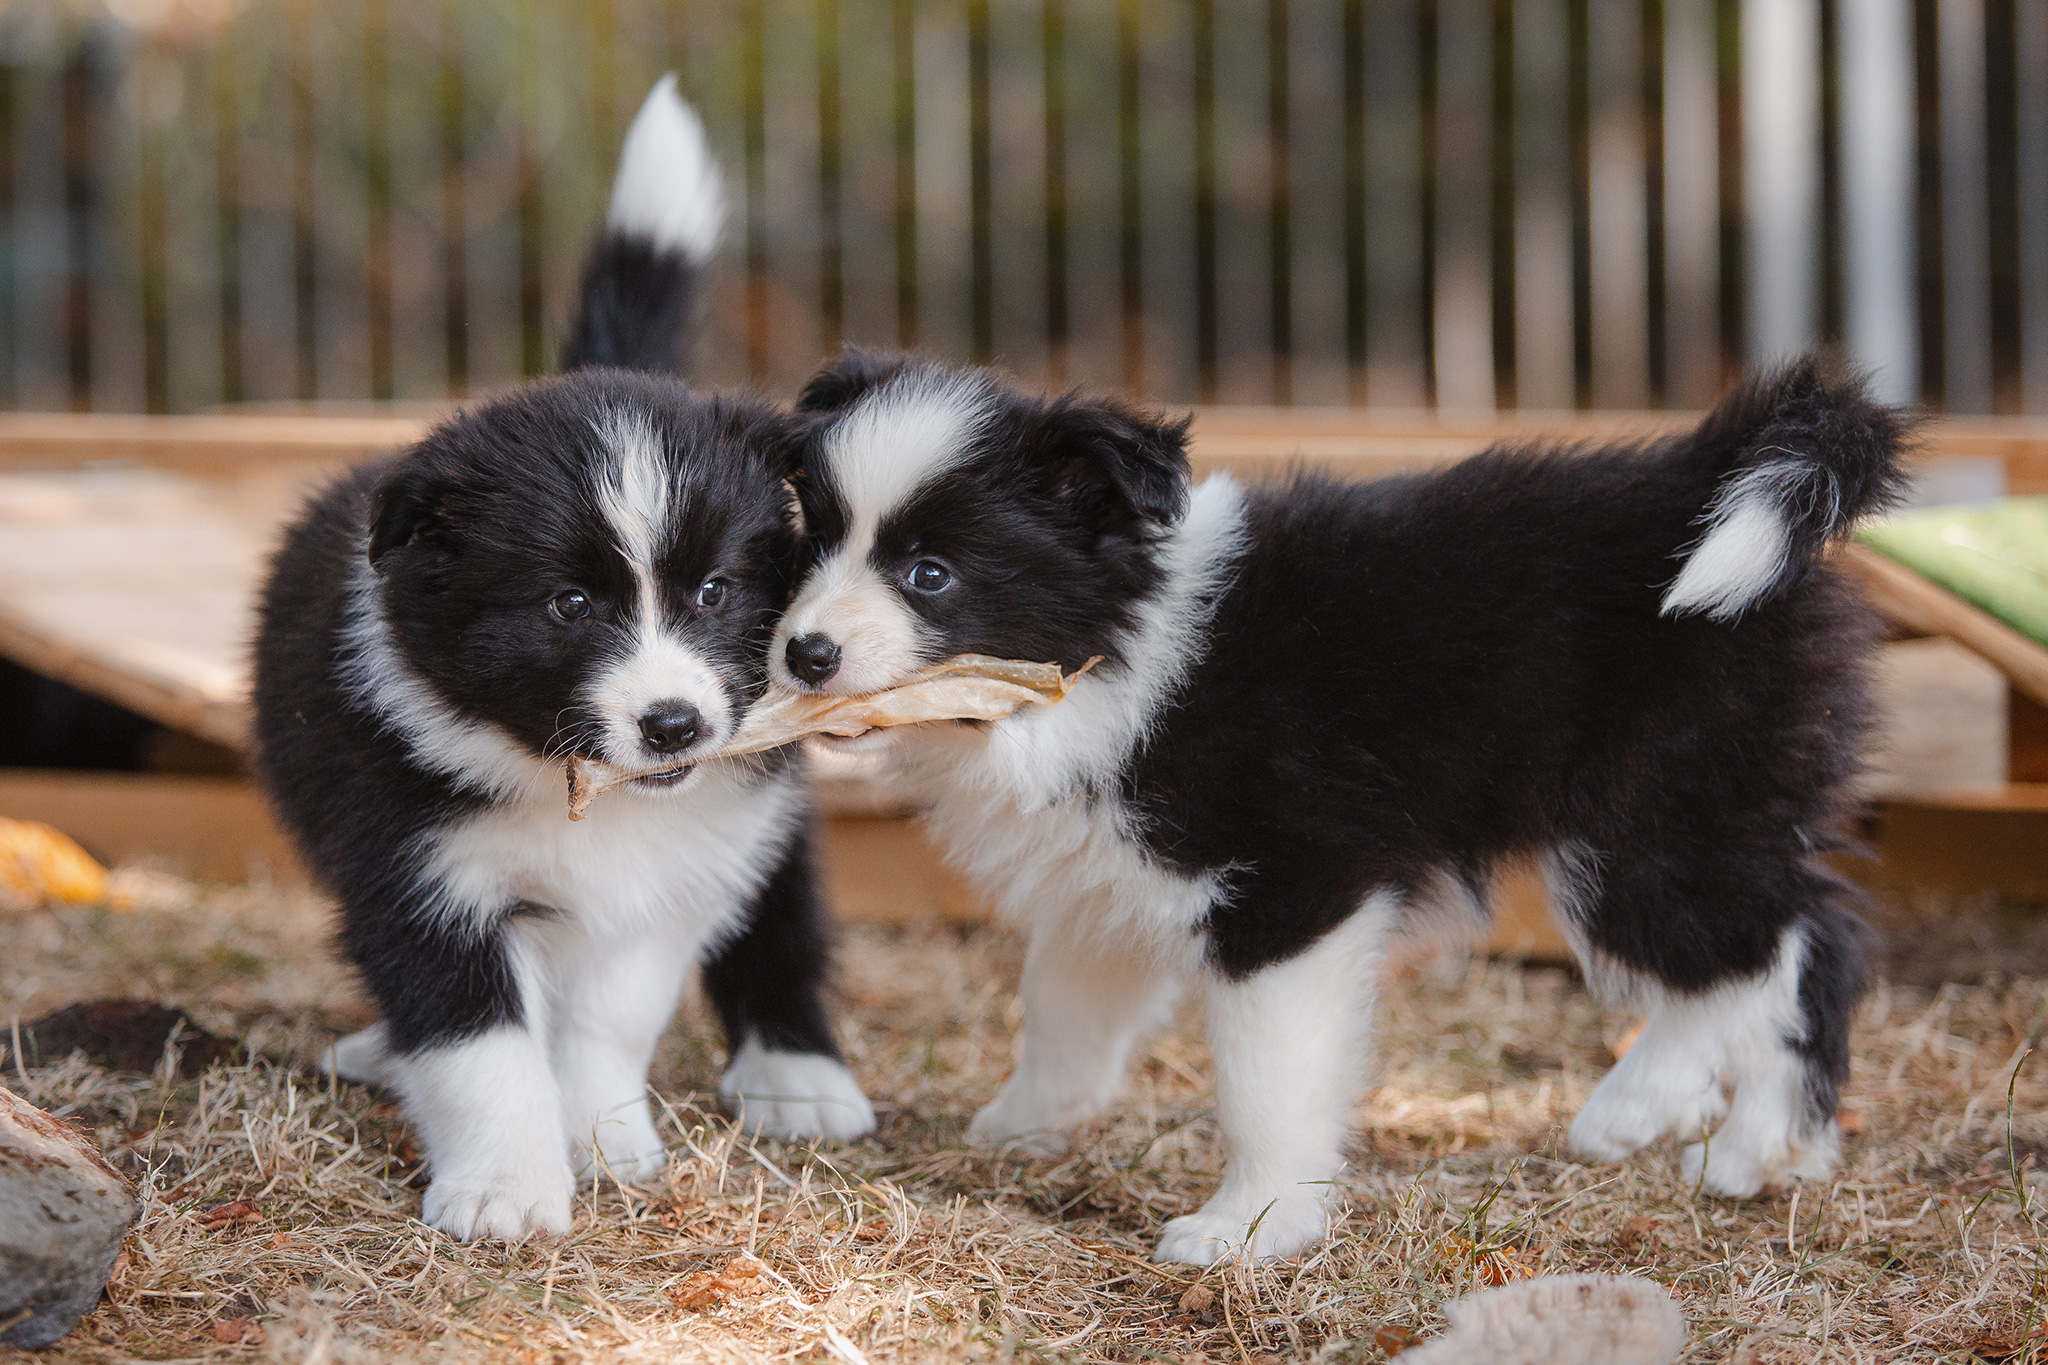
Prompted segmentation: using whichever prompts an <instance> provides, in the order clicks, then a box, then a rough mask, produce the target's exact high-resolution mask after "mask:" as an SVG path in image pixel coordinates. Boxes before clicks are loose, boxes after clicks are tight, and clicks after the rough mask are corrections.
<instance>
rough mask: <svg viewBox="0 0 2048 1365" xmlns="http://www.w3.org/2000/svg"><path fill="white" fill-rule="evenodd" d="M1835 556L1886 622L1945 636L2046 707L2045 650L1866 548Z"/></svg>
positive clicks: (1857, 547)
mask: <svg viewBox="0 0 2048 1365" xmlns="http://www.w3.org/2000/svg"><path fill="white" fill-rule="evenodd" d="M1838 553H1839V555H1840V562H1841V564H1842V566H1843V567H1844V568H1846V569H1847V570H1848V571H1849V572H1850V573H1851V574H1853V575H1854V576H1855V577H1856V579H1857V581H1858V582H1859V583H1861V584H1862V587H1863V593H1864V596H1866V597H1868V598H1869V599H1870V605H1871V606H1873V607H1875V608H1877V610H1878V611H1879V612H1880V613H1882V614H1883V615H1884V616H1885V618H1886V619H1888V620H1890V621H1892V622H1893V623H1894V624H1896V625H1899V626H1902V627H1904V628H1905V629H1907V630H1909V631H1912V632H1916V633H1918V634H1922V635H1944V636H1947V637H1948V638H1949V639H1951V640H1954V641H1955V642H1956V643H1957V644H1959V645H1962V646H1963V647H1964V648H1966V649H1968V650H1970V651H1971V652H1973V653H1975V654H1977V655H1979V656H1980V657H1982V658H1983V659H1984V660H1986V661H1987V662H1989V663H1990V664H1991V665H1993V666H1994V667H1995V668H1997V669H1998V670H1999V672H2001V673H2003V674H2005V676H2006V677H2007V678H2009V679H2011V681H2012V685H2013V686H2014V687H2015V688H2017V689H2018V690H2020V691H2021V692H2024V693H2026V694H2027V695H2028V696H2030V697H2032V698H2033V699H2034V700H2035V701H2037V702H2040V703H2042V704H2044V705H2048V646H2043V645H2041V644H2038V643H2037V642H2035V641H2033V640H2030V639H2028V638H2027V637H2026V636H2024V635H2022V634H2020V633H2019V632H2018V631H2016V630H2014V629H2013V628H2012V627H2011V626H2009V625H2007V624H2006V623H2005V622H2003V621H2001V620H1999V619H1998V618H1997V617H1995V616H1993V615H1991V614H1990V613H1989V612H1987V611H1984V610H1983V609H1982V608H1980V607H1977V606H1974V605H1972V604H1971V603H1969V602H1965V601H1964V600H1963V599H1962V598H1960V597H1957V596H1956V595H1955V594H1954V593H1952V592H1950V591H1948V589H1946V588H1944V587H1942V586H1941V585H1940V584H1938V583H1935V582H1933V581H1932V580H1931V579H1927V578H1923V577H1922V576H1921V575H1919V574H1917V573H1915V572H1914V571H1913V570H1911V569H1909V568H1907V567H1906V566H1905V565H1903V564H1901V563H1899V562H1898V561H1896V560H1893V559H1888V558H1886V557H1885V556H1884V555H1881V554H1879V553H1878V552H1877V551H1875V550H1873V549H1871V548H1870V547H1868V546H1866V545H1856V544H1846V545H1843V546H1841V547H1840V549H1839V551H1838Z"/></svg>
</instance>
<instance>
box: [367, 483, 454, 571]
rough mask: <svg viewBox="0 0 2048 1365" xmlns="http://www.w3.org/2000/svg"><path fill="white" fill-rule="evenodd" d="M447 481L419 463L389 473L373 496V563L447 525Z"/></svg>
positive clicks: (371, 498) (371, 541)
mask: <svg viewBox="0 0 2048 1365" xmlns="http://www.w3.org/2000/svg"><path fill="white" fill-rule="evenodd" d="M448 491H449V490H448V484H447V481H446V480H445V479H443V478H442V477H441V476H440V475H439V474H436V473H435V472H433V471H432V470H429V469H422V468H420V467H419V466H418V465H416V464H406V465H401V466H400V467H399V468H397V469H394V470H392V471H391V472H390V473H389V474H386V475H385V476H384V478H383V479H382V480H380V481H379V482H378V484H377V488H376V491H375V492H373V493H372V494H371V495H370V563H371V564H372V565H375V564H376V563H378V562H379V561H380V560H382V559H383V558H384V556H385V555H388V554H390V553H391V552H392V551H393V550H396V549H398V548H399V547H401V546H404V545H410V544H412V542H414V541H415V540H418V539H420V538H421V537H422V536H427V535H431V534H433V533H434V532H435V531H437V530H439V529H441V528H442V527H444V526H446V525H447V509H446V506H445V502H446V499H447V496H448Z"/></svg>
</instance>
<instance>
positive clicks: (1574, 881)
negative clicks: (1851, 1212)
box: [1545, 851, 1840, 1198]
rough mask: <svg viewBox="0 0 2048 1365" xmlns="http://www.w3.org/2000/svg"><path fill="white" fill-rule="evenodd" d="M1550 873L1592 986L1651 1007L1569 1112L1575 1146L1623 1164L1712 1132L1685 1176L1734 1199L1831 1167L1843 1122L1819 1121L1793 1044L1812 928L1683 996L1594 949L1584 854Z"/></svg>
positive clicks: (1685, 1164) (1692, 1153)
mask: <svg viewBox="0 0 2048 1365" xmlns="http://www.w3.org/2000/svg"><path fill="white" fill-rule="evenodd" d="M1545 871H1546V875H1547V877H1548V879H1549V881H1550V886H1551V897H1552V901H1553V904H1554V905H1556V906H1557V907H1558V909H1559V911H1560V922H1561V925H1562V927H1563V928H1564V929H1565V932H1566V937H1567V938H1568V939H1570V940H1571V942H1572V946H1573V950H1574V951H1575V952H1576V953H1577V954H1578V956H1579V960H1580V962H1581V964H1582V965H1583V966H1584V967H1585V971H1586V978H1587V982H1588V984H1589V985H1590V986H1592V987H1593V988H1594V990H1595V992H1596V993H1597V994H1599V995H1601V996H1602V997H1603V998H1606V999H1608V1000H1609V1001H1613V1002H1624V1001H1625V1002H1627V1003H1631V1004H1633V1005H1635V1006H1636V1007H1637V1008H1640V1009H1642V1010H1644V1011H1645V1013H1646V1014H1647V1018H1646V1019H1645V1020H1644V1022H1643V1028H1642V1032H1641V1033H1640V1034H1638V1035H1637V1037H1636V1040H1635V1042H1634V1043H1633V1044H1632V1045H1630V1047H1629V1049H1628V1051H1627V1052H1626V1053H1624V1054H1623V1055H1622V1058H1621V1060H1620V1061H1619V1062H1617V1063H1616V1064H1615V1066H1614V1069H1613V1070H1612V1071H1610V1072H1608V1073H1607V1076H1606V1077H1605V1078H1604V1079H1603V1080H1602V1081H1601V1082H1600V1085H1599V1086H1598V1088H1596V1089H1595V1090H1594V1092H1593V1094H1592V1097H1591V1098H1589V1099H1588V1100H1587V1101H1586V1105H1585V1108H1583V1109H1581V1110H1580V1111H1579V1115H1578V1117H1577V1118H1576V1119H1575V1120H1573V1122H1572V1127H1571V1138H1570V1141H1571V1148H1572V1151H1573V1152H1574V1153H1576V1154H1577V1155H1579V1156H1581V1157H1583V1158H1587V1159H1590V1160H1595V1161H1620V1160H1622V1159H1624V1158H1626V1157H1628V1156H1629V1155H1631V1154H1632V1153H1634V1152H1636V1151H1638V1150H1640V1149H1642V1148H1643V1147H1646V1146H1648V1145H1649V1144H1650V1143H1652V1142H1655V1141H1657V1140H1658V1139H1659V1138H1661V1137H1664V1136H1665V1135H1666V1134H1671V1135H1675V1136H1676V1137H1678V1138H1679V1139H1681V1140H1691V1139H1700V1138H1705V1140H1704V1141H1691V1143H1690V1145H1689V1146H1687V1147H1686V1149H1685V1151H1684V1152H1683V1154H1682V1157H1681V1169H1682V1170H1683V1172H1684V1175H1685V1178H1686V1179H1687V1180H1689V1181H1694V1182H1702V1183H1704V1185H1705V1187H1706V1188H1707V1189H1709V1190H1712V1191H1713V1192H1714V1193H1716V1194H1724V1195H1729V1196H1732V1197H1736V1198H1748V1197H1749V1196H1751V1195H1755V1194H1759V1193H1762V1192H1764V1191H1767V1190H1773V1189H1777V1188H1781V1187H1783V1186H1784V1185H1786V1184H1788V1183H1789V1182H1791V1181H1794V1180H1808V1179H1818V1178H1820V1177H1822V1176H1825V1175H1826V1174H1827V1173H1828V1172H1829V1171H1830V1170H1832V1169H1833V1168H1834V1165H1835V1162H1836V1160H1837V1158H1838V1157H1839V1155H1840V1135H1839V1130H1838V1129H1837V1127H1836V1125H1835V1123H1834V1122H1833V1120H1823V1121H1821V1122H1820V1124H1819V1126H1818V1127H1816V1126H1815V1123H1814V1120H1813V1118H1812V1115H1811V1113H1810V1109H1811V1106H1810V1105H1809V1104H1808V1102H1807V1098H1806V1067H1805V1064H1804V1062H1803V1060H1802V1059H1801V1058H1800V1057H1799V1055H1798V1054H1797V1053H1796V1052H1794V1051H1793V1048H1792V1044H1793V1042H1794V1041H1796V1040H1798V1039H1800V1038H1802V1037H1803V1036H1804V1033H1805V1028H1806V1025H1805V1022H1804V1018H1803V1016H1802V1014H1801V1011H1800V1007H1799V973H1800V969H1801V966H1802V964H1803V963H1804V961H1805V956H1806V935H1805V931H1804V930H1803V929H1802V928H1800V927H1799V926H1798V925H1794V926H1792V927H1791V928H1789V929H1787V930H1786V931H1785V935H1784V938H1783V939H1782V940H1781V941H1780V943H1779V946H1778V953H1777V958H1776V960H1775V961H1774V962H1773V963H1772V965H1771V967H1770V969H1769V970H1768V971H1766V972H1764V973H1762V974H1761V975H1758V976H1755V977H1751V978H1748V979H1744V980H1737V981H1732V982H1729V983H1726V984H1724V985H1721V986H1718V987H1716V988H1714V989H1713V990H1710V991H1704V992H1700V993H1698V994H1681V993H1679V992H1675V991H1670V990H1667V989H1664V988H1662V987H1660V986H1658V985H1657V984H1656V983H1654V982H1652V981H1650V980H1649V979H1648V978H1646V977H1643V976H1641V975H1639V974H1636V973H1632V972H1628V971H1626V969H1624V968H1621V967H1620V966H1619V965H1618V964H1616V963H1614V962H1613V961H1612V960H1610V959H1606V958H1604V956H1603V955H1601V954H1599V953H1598V952H1597V951H1596V950H1594V949H1593V948H1591V946H1590V945H1589V943H1588V941H1587V937H1586V934H1585V930H1584V927H1583V926H1584V906H1585V905H1586V904H1588V903H1589V897H1590V891H1591V886H1592V883H1591V882H1590V881H1589V880H1588V879H1589V878H1590V877H1593V876H1596V875H1597V873H1596V871H1595V870H1594V869H1593V868H1592V865H1591V863H1590V860H1588V859H1586V858H1585V856H1584V855H1583V853H1576V854H1574V853H1571V852H1570V851H1567V852H1566V853H1565V854H1564V855H1562V856H1558V855H1553V857H1552V858H1551V859H1549V860H1547V861H1546V865H1545ZM1730 1092H1732V1095H1733V1098H1732V1100H1731V1098H1730ZM1716 1123H1719V1127H1718V1128H1714V1131H1713V1133H1712V1136H1711V1137H1707V1131H1708V1129H1709V1128H1712V1127H1713V1125H1715V1124H1716Z"/></svg>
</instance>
